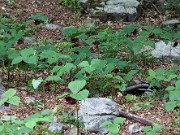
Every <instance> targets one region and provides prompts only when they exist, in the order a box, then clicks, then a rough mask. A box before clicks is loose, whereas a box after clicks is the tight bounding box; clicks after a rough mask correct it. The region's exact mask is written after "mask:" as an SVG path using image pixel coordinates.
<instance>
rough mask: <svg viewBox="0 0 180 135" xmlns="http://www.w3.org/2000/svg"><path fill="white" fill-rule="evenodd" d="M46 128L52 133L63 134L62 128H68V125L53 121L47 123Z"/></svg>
mask: <svg viewBox="0 0 180 135" xmlns="http://www.w3.org/2000/svg"><path fill="white" fill-rule="evenodd" d="M48 129H49V130H50V131H51V132H53V133H60V134H63V133H64V130H66V129H68V126H66V125H64V124H62V123H57V122H53V123H51V124H50V125H49V128H48Z"/></svg>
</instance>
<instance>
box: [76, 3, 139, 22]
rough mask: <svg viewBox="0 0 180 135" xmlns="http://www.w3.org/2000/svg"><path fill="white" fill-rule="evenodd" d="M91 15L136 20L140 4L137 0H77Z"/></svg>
mask: <svg viewBox="0 0 180 135" xmlns="http://www.w3.org/2000/svg"><path fill="white" fill-rule="evenodd" d="M79 2H80V4H81V5H82V7H83V8H84V10H85V11H86V12H88V13H90V15H91V17H95V18H99V19H100V20H101V21H102V22H106V21H109V20H110V21H130V22H133V21H136V20H137V19H138V17H139V16H140V12H141V6H140V3H139V2H138V1H137V0H79Z"/></svg>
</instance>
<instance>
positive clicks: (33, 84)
mask: <svg viewBox="0 0 180 135" xmlns="http://www.w3.org/2000/svg"><path fill="white" fill-rule="evenodd" d="M42 81H43V79H42V78H39V79H37V80H36V79H33V80H32V86H33V88H34V89H37V88H38V87H39V85H40V84H41V82H42Z"/></svg>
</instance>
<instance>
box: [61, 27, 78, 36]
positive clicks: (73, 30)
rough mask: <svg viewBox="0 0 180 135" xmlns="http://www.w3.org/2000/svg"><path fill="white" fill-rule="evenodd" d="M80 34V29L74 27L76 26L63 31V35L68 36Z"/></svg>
mask: <svg viewBox="0 0 180 135" xmlns="http://www.w3.org/2000/svg"><path fill="white" fill-rule="evenodd" d="M77 32H78V28H77V27H74V26H70V27H65V28H63V30H62V33H63V34H67V35H73V34H75V33H77Z"/></svg>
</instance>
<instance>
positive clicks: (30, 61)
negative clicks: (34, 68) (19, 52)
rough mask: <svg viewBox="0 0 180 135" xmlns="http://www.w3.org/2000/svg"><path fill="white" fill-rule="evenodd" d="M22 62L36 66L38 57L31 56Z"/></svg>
mask: <svg viewBox="0 0 180 135" xmlns="http://www.w3.org/2000/svg"><path fill="white" fill-rule="evenodd" d="M23 60H24V62H26V63H28V64H34V65H37V62H38V57H37V56H34V55H33V56H29V57H26V58H24V59H23Z"/></svg>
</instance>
